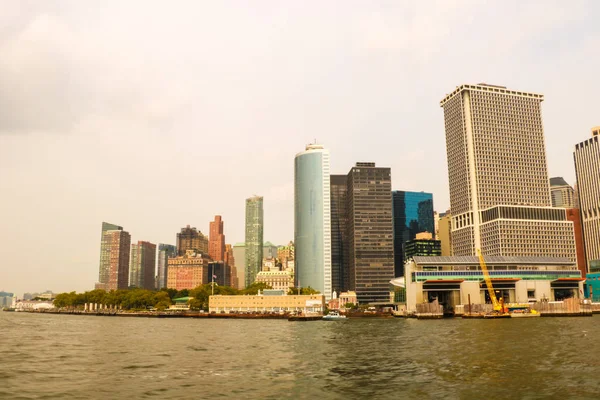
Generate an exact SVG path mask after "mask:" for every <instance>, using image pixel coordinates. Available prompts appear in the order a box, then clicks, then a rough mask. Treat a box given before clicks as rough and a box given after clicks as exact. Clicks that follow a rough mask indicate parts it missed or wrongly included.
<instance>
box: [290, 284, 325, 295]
mask: <svg viewBox="0 0 600 400" xmlns="http://www.w3.org/2000/svg"><path fill="white" fill-rule="evenodd" d="M320 293H321V292H319V291H318V290H315V289H313V288H311V287H310V286H308V287H303V288H300V294H301V295H311V294H320ZM291 294H298V288H296V287H291V288H290V290H288V295H291Z"/></svg>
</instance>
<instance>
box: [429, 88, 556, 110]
mask: <svg viewBox="0 0 600 400" xmlns="http://www.w3.org/2000/svg"><path fill="white" fill-rule="evenodd" d="M465 90H476V91H480V92H495V93H500V94H507V95H512V96H520V97H530V98H536V99H539V100H540V101H544V95H543V94H539V93H531V92H524V91H519V90H510V89H507V88H506V87H505V86H497V85H490V84H487V83H479V84H477V85H469V84H465V85H460V86H457V87H456V89H455V90H454V91H453V92H452V93H449V94H447V95H446V96H445V97H444V98H443V99H442V101H440V106H441V107H443V106H444V104H446V102H447V101H448V100H450V99H451V98H453V97H454V96H456V95H457V94H459V93H461V92H462V91H465Z"/></svg>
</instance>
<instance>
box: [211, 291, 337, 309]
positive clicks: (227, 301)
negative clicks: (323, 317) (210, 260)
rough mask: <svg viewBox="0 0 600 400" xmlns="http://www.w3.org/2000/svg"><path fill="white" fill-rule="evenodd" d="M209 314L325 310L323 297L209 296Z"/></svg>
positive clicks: (320, 295) (315, 295)
mask: <svg viewBox="0 0 600 400" xmlns="http://www.w3.org/2000/svg"><path fill="white" fill-rule="evenodd" d="M208 307H209V311H210V312H216V313H220V312H221V311H224V312H226V313H230V312H240V311H243V312H251V311H254V312H261V311H262V312H279V311H288V312H296V311H300V312H303V313H311V312H315V313H320V312H323V309H324V308H325V296H324V295H322V294H314V295H289V296H268V295H257V296H221V295H219V296H216V295H215V296H210V297H209V300H208Z"/></svg>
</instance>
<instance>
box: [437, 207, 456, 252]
mask: <svg viewBox="0 0 600 400" xmlns="http://www.w3.org/2000/svg"><path fill="white" fill-rule="evenodd" d="M451 220H452V215H450V213H446V214H444V215H443V216H440V221H439V227H440V228H439V231H438V237H437V239H438V240H439V241H440V243H441V245H442V255H443V256H451V255H453V254H452V235H451V233H450V229H451V227H452V223H451Z"/></svg>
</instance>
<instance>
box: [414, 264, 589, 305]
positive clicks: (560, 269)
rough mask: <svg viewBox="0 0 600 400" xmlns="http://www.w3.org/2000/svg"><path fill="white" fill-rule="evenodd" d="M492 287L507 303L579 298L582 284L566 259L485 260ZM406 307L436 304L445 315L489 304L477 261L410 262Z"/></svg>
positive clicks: (573, 267)
mask: <svg viewBox="0 0 600 400" xmlns="http://www.w3.org/2000/svg"><path fill="white" fill-rule="evenodd" d="M485 262H486V264H487V268H488V271H489V275H490V277H491V280H492V284H493V286H494V289H495V291H496V293H497V296H498V297H502V298H503V299H504V301H505V303H524V304H527V303H530V302H536V301H560V300H564V299H566V298H572V297H575V298H581V297H583V295H582V293H583V281H584V279H583V278H582V277H581V274H580V272H579V270H578V269H577V266H576V265H575V263H574V262H573V261H571V260H570V259H568V258H555V257H554V258H553V257H500V256H490V257H486V258H485ZM405 287H406V305H407V310H408V311H409V312H412V311H415V309H416V305H417V304H421V303H427V302H433V301H434V300H437V301H438V302H439V303H440V304H441V305H443V306H444V308H445V309H446V310H455V311H457V307H459V306H464V305H468V304H469V300H470V303H471V304H486V303H490V299H489V295H488V293H487V287H486V284H485V281H484V276H483V272H482V271H481V268H480V266H479V258H478V257H476V256H460V257H457V256H452V257H414V258H413V260H412V261H410V262H408V263H407V264H406V270H405Z"/></svg>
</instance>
